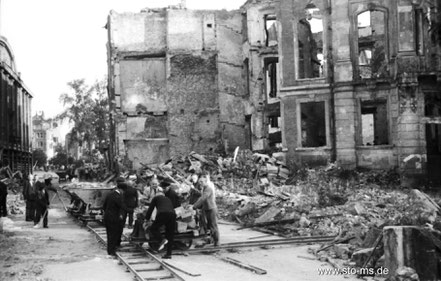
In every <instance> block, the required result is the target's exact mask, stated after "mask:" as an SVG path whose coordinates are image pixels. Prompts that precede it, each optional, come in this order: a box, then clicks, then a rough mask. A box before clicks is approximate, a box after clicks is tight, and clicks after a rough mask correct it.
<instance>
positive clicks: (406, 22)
mask: <svg viewBox="0 0 441 281" xmlns="http://www.w3.org/2000/svg"><path fill="white" fill-rule="evenodd" d="M398 47H399V51H400V52H411V51H414V50H415V13H414V11H413V8H412V1H411V0H400V1H399V4H398Z"/></svg>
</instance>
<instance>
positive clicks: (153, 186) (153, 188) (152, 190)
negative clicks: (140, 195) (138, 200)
mask: <svg viewBox="0 0 441 281" xmlns="http://www.w3.org/2000/svg"><path fill="white" fill-rule="evenodd" d="M158 187H159V181H158V178H157V177H156V175H154V176H153V178H152V179H151V180H150V187H148V188H146V189H145V190H144V195H146V196H147V204H150V202H151V201H152V199H153V197H155V196H156V193H157V190H158Z"/></svg>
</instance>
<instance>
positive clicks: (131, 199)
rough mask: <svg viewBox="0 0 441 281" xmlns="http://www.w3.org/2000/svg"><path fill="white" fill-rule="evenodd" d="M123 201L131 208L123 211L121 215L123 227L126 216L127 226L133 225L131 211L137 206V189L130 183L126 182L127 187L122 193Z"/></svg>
mask: <svg viewBox="0 0 441 281" xmlns="http://www.w3.org/2000/svg"><path fill="white" fill-rule="evenodd" d="M123 198H124V203H125V205H126V206H127V207H129V208H130V209H131V211H129V212H124V216H123V221H124V222H123V227H124V226H125V223H126V220H127V216H128V217H129V224H128V228H132V227H133V212H134V209H136V207H138V191H137V190H136V189H135V188H134V187H133V186H132V184H127V188H126V189H125V190H124V194H123Z"/></svg>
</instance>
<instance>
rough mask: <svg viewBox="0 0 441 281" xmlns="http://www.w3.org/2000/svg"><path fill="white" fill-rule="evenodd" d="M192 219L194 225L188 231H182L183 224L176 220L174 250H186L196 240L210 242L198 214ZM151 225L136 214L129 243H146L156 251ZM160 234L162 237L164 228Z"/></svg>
mask: <svg viewBox="0 0 441 281" xmlns="http://www.w3.org/2000/svg"><path fill="white" fill-rule="evenodd" d="M178 215H179V214H178ZM187 218H188V217H187ZM192 219H194V220H195V221H196V223H195V224H194V225H193V227H191V228H189V229H182V226H183V225H185V222H182V219H178V220H177V222H176V231H175V235H174V245H173V246H174V249H179V250H187V249H189V248H190V247H191V246H192V244H193V241H194V240H196V239H197V240H201V241H203V240H205V241H206V242H207V241H210V240H211V238H210V234H209V233H207V232H206V230H204V227H202V226H201V225H202V223H201V217H200V215H199V213H196V214H194V216H193V218H192ZM180 220H181V221H180ZM184 220H185V219H184ZM151 224H152V222H148V223H145V222H144V216H143V215H142V214H138V216H137V219H136V221H135V226H134V228H133V232H132V234H131V236H130V241H131V242H134V243H139V244H140V245H142V244H143V243H148V245H149V247H150V248H151V249H153V250H156V249H158V247H159V243H160V241H159V240H155V239H154V238H153V237H152V235H151V233H150V231H149V230H150V227H151ZM161 233H162V234H163V235H164V233H165V228H164V229H161Z"/></svg>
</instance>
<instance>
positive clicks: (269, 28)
mask: <svg viewBox="0 0 441 281" xmlns="http://www.w3.org/2000/svg"><path fill="white" fill-rule="evenodd" d="M264 22H265V32H264V35H265V38H264V42H265V46H267V47H271V46H277V18H276V15H272V14H271V15H265V16H264Z"/></svg>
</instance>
